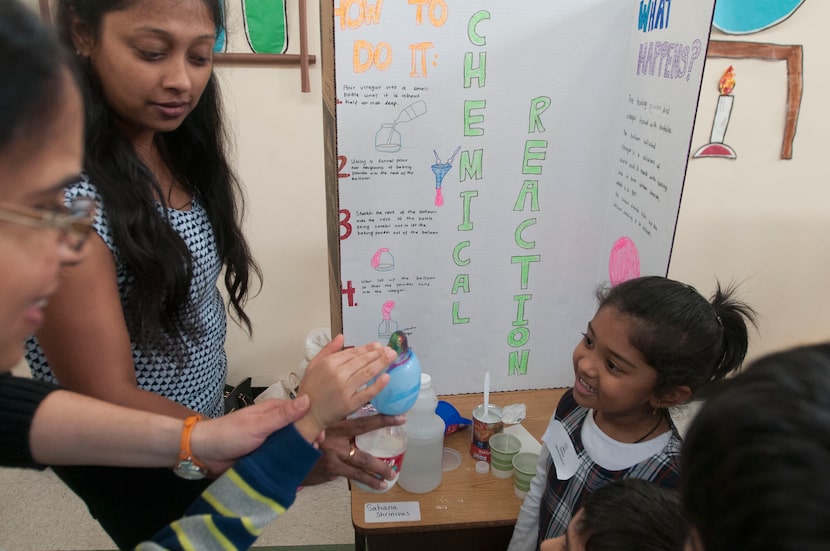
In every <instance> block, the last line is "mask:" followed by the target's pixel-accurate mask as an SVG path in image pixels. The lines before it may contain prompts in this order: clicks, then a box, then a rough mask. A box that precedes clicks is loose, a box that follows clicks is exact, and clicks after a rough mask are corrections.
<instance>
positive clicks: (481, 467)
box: [476, 461, 490, 474]
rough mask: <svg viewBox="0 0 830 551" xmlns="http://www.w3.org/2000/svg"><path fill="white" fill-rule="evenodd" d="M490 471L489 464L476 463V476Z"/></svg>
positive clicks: (483, 462)
mask: <svg viewBox="0 0 830 551" xmlns="http://www.w3.org/2000/svg"><path fill="white" fill-rule="evenodd" d="M489 470H490V464H489V463H487V462H486V461H476V472H477V473H478V474H485V473H487V472H488V471H489Z"/></svg>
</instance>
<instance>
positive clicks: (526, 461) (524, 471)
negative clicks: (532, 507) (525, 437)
mask: <svg viewBox="0 0 830 551" xmlns="http://www.w3.org/2000/svg"><path fill="white" fill-rule="evenodd" d="M538 460H539V454H537V453H530V452H522V453H517V454H516V455H514V456H513V475H514V476H513V491H514V492H516V496H518V497H519V498H521V499H524V497H525V496H526V495H527V492H528V490H530V481H531V480H532V479H533V475H535V474H536V462H537V461H538Z"/></svg>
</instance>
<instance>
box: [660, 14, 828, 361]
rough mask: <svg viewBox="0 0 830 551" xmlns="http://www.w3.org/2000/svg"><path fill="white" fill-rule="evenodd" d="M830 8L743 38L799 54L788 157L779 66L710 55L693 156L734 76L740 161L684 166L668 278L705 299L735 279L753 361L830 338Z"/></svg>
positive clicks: (733, 135)
mask: <svg viewBox="0 0 830 551" xmlns="http://www.w3.org/2000/svg"><path fill="white" fill-rule="evenodd" d="M827 21H830V2H821V1H816V0H811V1H808V2H805V3H804V4H803V5H802V6H801V7H800V8H799V9H798V10H797V11H796V12H795V13H794V14H793V15H792V17H790V18H789V19H788V20H786V21H784V22H783V23H781V24H780V25H778V26H776V27H772V28H771V29H768V30H766V31H763V32H761V33H757V34H751V35H744V36H726V35H724V34H722V33H720V32H718V31H713V33H712V36H711V38H712V39H716V40H730V39H738V40H748V41H753V42H765V43H773V44H781V45H790V44H792V45H799V44H800V45H803V47H804V69H803V75H804V93H803V96H802V103H801V113H800V117H799V120H798V127H797V132H796V136H795V141H794V145H793V157H792V159H791V160H782V159H781V158H780V151H781V143H782V138H783V132H784V116H785V112H786V111H785V106H786V93H787V89H786V84H787V77H786V65H785V62H783V61H759V60H743V59H709V60H708V61H707V64H706V70H705V72H704V76H703V88H702V91H701V98H700V104H699V107H698V115H697V123H696V125H695V132H694V138H693V141H692V151H694V150H695V149H696V148H697V147H699V146H700V145H702V144H704V143H706V142H707V141H708V138H709V132H710V129H711V124H712V117H713V115H714V111H715V102H716V101H717V95H718V88H717V82H718V79H719V78H720V76H721V75H722V74H723V72H724V70H725V69H726V68H727V67H728V66H729V65H730V64H731V65H733V66H734V67H735V69H736V87H735V90H734V92H733V94H734V96H735V105H734V107H733V110H732V117H731V120H730V123H729V127H728V129H727V132H726V139H725V142H726V143H727V144H729V145H731V146H732V147H733V148H734V149H735V150H736V152H737V157H738V158H737V159H736V160H727V159H693V160H691V161H690V162H689V168H688V173H687V177H686V185H685V188H684V190H683V200H682V203H681V207H680V217H679V222H678V226H677V234H676V238H675V246H674V251H673V254H672V261H671V266H670V269H669V276H670V277H673V278H676V279H681V280H683V281H686V282H688V283H690V284H692V285H695V286H696V287H698V289H700V290H706V291H707V292H708V291H711V290H712V289H713V287H714V278H715V277H717V278H718V279H720V280H721V281H725V282H728V281H731V280H736V281H742V282H743V285H742V290H743V293H742V296H743V297H744V298H745V299H746V300H747V301H748V302H750V304H751V305H753V306H754V307H755V308H756V309H757V310H758V312H759V313H760V323H759V326H760V330H759V332H758V333H757V334H756V335H755V338H754V340H753V342H752V344H751V347H750V356H752V357H756V356H757V355H759V354H762V353H764V352H768V351H771V350H774V349H779V348H782V347H786V346H791V345H795V344H799V343H805V342H812V341H817V340H826V339H828V338H830V300H828V298H830V292H828V286H827V279H828V277H827V276H828V270H830V246H829V245H828V237H830V185H828V184H830V168H828V167H829V166H830V165H828V162H827V160H828V157H827V155H828V146H830V138H828V134H827V132H828V122H830V117H829V115H830V106H829V105H828V103H827V101H826V98H827V97H830V74H828V72H827V66H828V59H827V57H826V56H827V52H828V51H830V38H829V37H828V34H827V25H826V23H827Z"/></svg>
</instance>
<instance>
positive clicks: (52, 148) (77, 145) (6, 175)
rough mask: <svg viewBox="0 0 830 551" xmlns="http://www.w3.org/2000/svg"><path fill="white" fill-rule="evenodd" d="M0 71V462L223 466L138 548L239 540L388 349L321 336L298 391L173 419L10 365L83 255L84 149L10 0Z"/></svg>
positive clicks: (38, 38) (368, 389)
mask: <svg viewBox="0 0 830 551" xmlns="http://www.w3.org/2000/svg"><path fill="white" fill-rule="evenodd" d="M0 73H2V74H5V75H14V78H8V79H3V80H2V81H0V328H2V330H0V465H2V466H4V467H26V468H43V466H45V465H121V466H134V467H164V468H166V470H168V471H170V472H172V471H173V469H175V470H176V471H177V472H178V473H179V474H180V475H182V476H189V477H199V476H201V477H204V476H205V475H208V476H211V477H215V476H218V475H220V474H222V473H223V472H225V471H228V470H229V469H230V471H229V473H228V474H226V475H224V476H221V477H220V478H218V479H217V480H216V481H215V482H213V483H212V485H211V486H210V487H209V488H208V490H207V492H208V493H205V494H204V495H203V496H199V497H198V498H197V499H196V500H195V502H194V503H193V504H192V505H191V506H190V509H189V511H188V516H186V517H185V518H183V519H180V520H177V521H176V523H175V525H174V526H168V527H164V528H163V529H162V530H161V531H160V532H158V534H157V535H156V536H154V538H153V540H154V541H153V542H148V543H145V544H142V548H146V549H159V548H160V546H163V547H165V548H174V549H179V548H185V547H186V546H187V545H190V546H191V547H190V548H195V549H202V548H204V545H203V543H204V542H205V541H206V540H205V538H207V540H211V539H213V538H219V539H221V538H225V539H227V540H228V541H231V542H233V543H234V544H235V545H236V546H237V548H247V547H248V546H249V545H250V544H251V543H252V542H253V541H254V539H255V537H256V536H255V534H258V533H259V530H260V529H261V528H262V527H263V526H264V525H265V524H266V523H267V522H269V521H270V520H272V519H273V518H274V517H276V516H277V514H278V513H279V512H280V511H282V510H284V509H285V508H287V507H288V506H289V505H290V504H291V503H292V502H293V499H294V494H295V493H296V489H297V486H298V485H299V484H300V483H301V482H302V480H303V479H304V477H305V476H306V475H307V473H308V471H309V470H310V469H311V467H312V465H314V463H315V461H316V460H317V459H318V458H319V456H320V453H319V452H318V451H317V450H315V446H314V444H315V443H316V442H317V441H318V440H319V439H320V437H321V434H322V431H323V429H325V428H326V427H327V426H329V425H331V424H332V423H334V422H335V421H337V420H339V419H341V418H342V417H343V416H345V415H347V414H349V413H351V412H352V411H354V410H355V409H357V408H358V407H360V406H361V405H362V404H364V403H366V401H368V400H369V399H370V398H371V397H373V396H374V395H375V394H377V392H379V391H380V390H381V389H382V388H383V387H384V386H385V384H386V383H387V382H388V376H387V375H381V376H380V377H379V378H378V379H377V381H376V382H375V383H374V384H371V385H369V386H367V385H368V383H369V382H370V381H371V379H372V378H373V377H375V376H376V375H378V374H379V373H380V372H381V371H382V370H383V368H385V367H386V365H387V364H388V363H389V361H390V360H391V359H392V358H394V357H395V353H394V352H393V351H392V350H391V349H389V348H387V347H382V346H380V345H377V344H370V345H366V346H361V347H356V348H354V349H349V350H339V349H338V347H337V346H336V343H333V345H332V346H328V347H326V348H324V349H323V351H322V352H321V353H320V354H319V355H318V356H317V357H316V358H315V359H314V360H313V361H312V363H311V364H310V365H309V367H308V370H307V373H306V376H305V377H304V379H303V381H302V384H301V386H300V393H299V396H298V397H297V399H296V400H289V401H285V400H266V401H264V402H262V403H260V404H256V405H253V406H251V407H248V408H244V409H242V410H240V411H238V412H234V413H232V414H230V415H227V416H224V417H222V418H220V419H216V420H200V419H199V418H197V417H196V416H191V417H189V418H188V420H187V421H186V422H185V423H183V422H182V419H181V417H180V416H176V415H162V414H158V413H152V412H148V411H138V410H135V409H128V408H126V407H123V406H118V405H115V404H111V403H108V402H104V401H101V400H96V399H94V398H90V397H87V396H83V395H81V394H77V393H74V392H71V391H67V390H65V389H62V388H60V387H57V386H55V385H53V384H50V383H46V382H42V381H37V380H32V379H25V378H20V377H15V376H13V375H12V374H11V373H10V370H11V369H12V368H13V367H14V366H15V364H16V363H18V362H19V361H20V360H21V358H22V354H23V346H22V344H23V342H24V340H25V339H26V337H27V335H30V334H31V333H32V332H33V331H35V330H36V329H37V328H38V327H39V326H40V325H41V324H42V323H43V321H44V316H45V314H46V311H47V310H48V308H47V304H48V302H49V301H50V300H52V298H53V297H54V296H55V293H56V290H57V289H58V285H59V283H60V280H61V272H62V271H63V270H65V269H67V268H68V267H70V266H80V265H83V263H84V262H86V261H87V260H88V258H87V257H88V253H89V250H88V248H89V239H88V238H89V237H90V236H91V235H92V224H93V219H94V217H95V216H96V215H95V214H94V213H93V211H92V205H93V203H92V202H90V201H88V200H87V199H86V198H84V197H77V198H74V199H71V200H70V201H68V207H67V206H65V204H64V193H65V190H66V188H67V187H72V186H74V185H76V182H77V181H78V173H79V171H80V169H81V160H82V157H83V107H82V102H81V96H80V93H79V90H78V86H77V82H76V79H75V78H74V74H73V71H72V63H71V62H70V61H69V59H68V57H67V56H66V55H64V53H63V51H62V50H61V48H60V46H59V45H58V43H57V41H56V40H55V38H54V37H53V36H52V34H51V33H50V32H49V31H48V30H47V29H45V28H44V27H43V26H42V25H41V24H40V22H39V21H38V20H37V18H36V17H35V15H34V14H33V13H31V12H30V11H29V10H28V9H27V8H25V7H24V6H22V5H21V4H20V3H19V1H18V0H3V2H2V3H0ZM240 458H241V459H240ZM136 472H140V470H136ZM205 480H209V479H207V478H205ZM128 499H129V496H128V495H123V496H122V500H128ZM219 511H221V513H220V512H219ZM240 511H245V516H242V513H241V512H240ZM130 520H131V521H133V522H137V523H140V522H141V518H133V519H130ZM158 528H162V527H161V526H159V527H158ZM150 536H153V534H152V533H151V534H149V535H148V536H147V537H148V538H149V537H150Z"/></svg>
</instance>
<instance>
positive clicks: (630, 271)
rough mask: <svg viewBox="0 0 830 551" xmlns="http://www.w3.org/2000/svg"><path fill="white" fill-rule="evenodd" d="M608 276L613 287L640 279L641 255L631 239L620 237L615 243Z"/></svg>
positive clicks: (612, 248) (609, 262) (609, 261)
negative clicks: (636, 278) (630, 280)
mask: <svg viewBox="0 0 830 551" xmlns="http://www.w3.org/2000/svg"><path fill="white" fill-rule="evenodd" d="M608 276H609V278H610V280H611V285H612V286H613V285H617V284H618V283H622V282H623V281H628V280H629V279H633V278H635V277H640V253H639V252H638V251H637V245H635V244H634V241H632V240H631V238H629V237H620V238H619V239H617V240H616V241H615V242H614V245H613V246H612V247H611V254H610V257H609V259H608Z"/></svg>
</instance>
